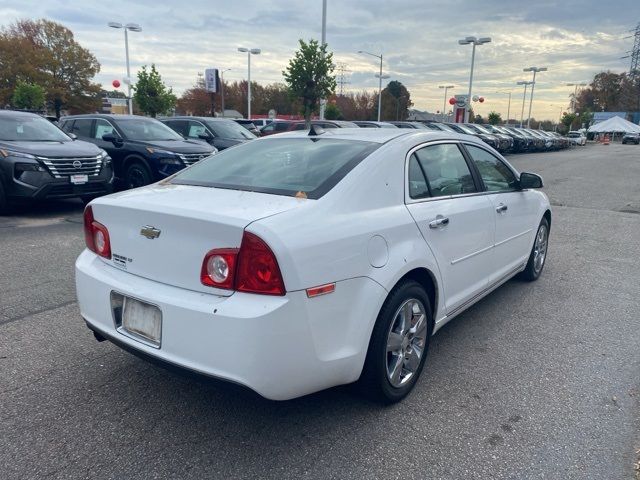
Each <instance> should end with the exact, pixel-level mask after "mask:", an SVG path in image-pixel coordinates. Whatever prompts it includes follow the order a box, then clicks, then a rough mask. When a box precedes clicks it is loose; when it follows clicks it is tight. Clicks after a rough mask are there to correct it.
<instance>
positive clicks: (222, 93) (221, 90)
mask: <svg viewBox="0 0 640 480" xmlns="http://www.w3.org/2000/svg"><path fill="white" fill-rule="evenodd" d="M230 70H231V69H230V68H225V69H224V70H220V98H221V103H222V117H223V118H224V72H228V71H230Z"/></svg>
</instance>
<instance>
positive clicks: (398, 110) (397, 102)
mask: <svg viewBox="0 0 640 480" xmlns="http://www.w3.org/2000/svg"><path fill="white" fill-rule="evenodd" d="M402 98H404V99H405V100H406V99H407V96H406V95H400V96H399V97H397V98H396V122H397V121H398V120H399V116H400V99H402Z"/></svg>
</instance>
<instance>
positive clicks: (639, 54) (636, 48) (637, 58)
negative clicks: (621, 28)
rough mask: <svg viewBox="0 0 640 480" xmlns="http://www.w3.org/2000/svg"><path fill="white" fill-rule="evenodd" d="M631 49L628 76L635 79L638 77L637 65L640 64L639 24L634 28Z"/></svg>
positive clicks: (639, 72)
mask: <svg viewBox="0 0 640 480" xmlns="http://www.w3.org/2000/svg"><path fill="white" fill-rule="evenodd" d="M634 37H635V39H634V41H633V49H632V50H631V67H630V68H629V76H630V77H631V78H636V77H639V76H640V70H639V69H638V63H639V62H640V23H638V25H637V26H636V31H635V35H634Z"/></svg>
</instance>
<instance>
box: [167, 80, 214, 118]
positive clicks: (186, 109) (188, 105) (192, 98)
mask: <svg viewBox="0 0 640 480" xmlns="http://www.w3.org/2000/svg"><path fill="white" fill-rule="evenodd" d="M212 106H213V103H212V99H211V93H209V92H207V90H206V89H205V88H203V87H199V86H194V87H192V88H190V89H188V90H185V91H184V93H183V94H182V96H181V97H180V98H179V99H178V101H177V103H176V109H177V110H179V111H180V112H181V113H184V114H188V115H196V116H209V115H211V108H212Z"/></svg>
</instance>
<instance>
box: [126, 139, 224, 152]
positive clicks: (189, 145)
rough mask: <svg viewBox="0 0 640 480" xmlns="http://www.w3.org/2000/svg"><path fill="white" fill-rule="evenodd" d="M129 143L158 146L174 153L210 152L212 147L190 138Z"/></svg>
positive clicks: (133, 141)
mask: <svg viewBox="0 0 640 480" xmlns="http://www.w3.org/2000/svg"><path fill="white" fill-rule="evenodd" d="M131 143H135V144H138V145H143V146H145V147H153V148H159V149H162V150H168V151H170V152H176V153H211V152H213V148H212V147H211V146H210V145H209V144H207V143H205V142H198V141H195V140H194V141H190V140H154V141H149V142H141V141H137V140H131Z"/></svg>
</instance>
